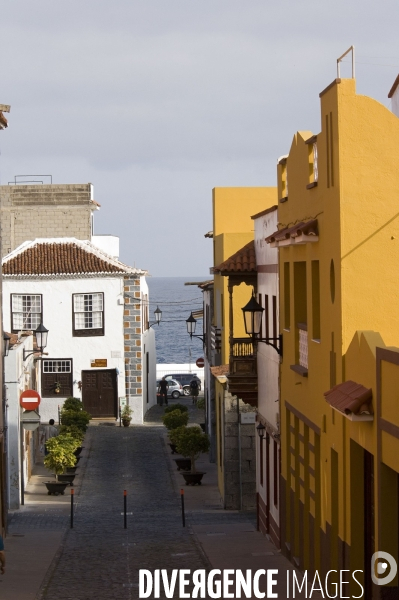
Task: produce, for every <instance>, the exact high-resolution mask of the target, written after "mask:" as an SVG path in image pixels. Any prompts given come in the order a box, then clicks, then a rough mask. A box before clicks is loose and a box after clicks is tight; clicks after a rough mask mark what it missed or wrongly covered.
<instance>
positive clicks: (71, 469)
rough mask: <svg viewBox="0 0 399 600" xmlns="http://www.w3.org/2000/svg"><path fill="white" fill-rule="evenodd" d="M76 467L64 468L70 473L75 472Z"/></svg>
mask: <svg viewBox="0 0 399 600" xmlns="http://www.w3.org/2000/svg"><path fill="white" fill-rule="evenodd" d="M77 468H78V467H67V468H66V469H65V473H72V474H76V470H77Z"/></svg>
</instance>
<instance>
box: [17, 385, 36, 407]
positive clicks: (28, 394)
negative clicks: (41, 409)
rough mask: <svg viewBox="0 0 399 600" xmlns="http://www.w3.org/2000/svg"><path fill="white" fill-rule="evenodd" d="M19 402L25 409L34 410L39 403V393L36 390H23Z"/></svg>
mask: <svg viewBox="0 0 399 600" xmlns="http://www.w3.org/2000/svg"><path fill="white" fill-rule="evenodd" d="M19 403H20V405H21V406H22V408H25V409H26V410H35V408H37V407H38V406H39V404H40V394H39V392H36V390H25V391H24V392H22V394H21V395H20V397H19Z"/></svg>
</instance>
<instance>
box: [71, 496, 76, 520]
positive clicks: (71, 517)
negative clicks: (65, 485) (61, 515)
mask: <svg viewBox="0 0 399 600" xmlns="http://www.w3.org/2000/svg"><path fill="white" fill-rule="evenodd" d="M74 495H75V490H74V489H73V488H72V489H71V529H73V497H74Z"/></svg>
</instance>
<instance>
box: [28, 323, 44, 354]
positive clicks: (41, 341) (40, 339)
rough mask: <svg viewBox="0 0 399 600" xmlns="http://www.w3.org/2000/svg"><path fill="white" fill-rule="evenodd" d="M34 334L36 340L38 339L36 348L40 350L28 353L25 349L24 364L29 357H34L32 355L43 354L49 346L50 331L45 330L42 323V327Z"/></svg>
mask: <svg viewBox="0 0 399 600" xmlns="http://www.w3.org/2000/svg"><path fill="white" fill-rule="evenodd" d="M34 333H35V338H36V346H37V348H38V349H37V350H32V351H30V352H28V351H27V350H25V348H24V353H23V359H24V362H25V360H26V359H27V358H29V356H32V354H43V350H44V349H45V347H46V346H47V335H48V329H46V328H45V326H44V325H43V323H40V325H39V326H38V328H37V329H36V330H35V332H34Z"/></svg>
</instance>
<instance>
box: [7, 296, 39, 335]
mask: <svg viewBox="0 0 399 600" xmlns="http://www.w3.org/2000/svg"><path fill="white" fill-rule="evenodd" d="M41 322H42V295H41V294H11V329H12V331H13V332H18V331H26V330H27V331H31V330H34V329H37V327H38V326H39V325H40V323H41Z"/></svg>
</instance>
